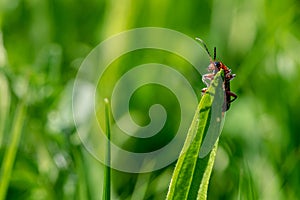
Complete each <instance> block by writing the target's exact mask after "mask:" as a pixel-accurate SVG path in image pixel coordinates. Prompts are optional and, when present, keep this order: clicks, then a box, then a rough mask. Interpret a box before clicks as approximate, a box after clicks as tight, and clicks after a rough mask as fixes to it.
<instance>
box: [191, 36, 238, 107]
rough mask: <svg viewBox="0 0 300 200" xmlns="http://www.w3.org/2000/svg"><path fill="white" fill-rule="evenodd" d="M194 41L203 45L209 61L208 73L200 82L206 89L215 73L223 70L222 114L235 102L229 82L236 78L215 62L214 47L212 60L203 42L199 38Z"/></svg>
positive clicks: (234, 95) (224, 66)
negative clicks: (223, 93)
mask: <svg viewBox="0 0 300 200" xmlns="http://www.w3.org/2000/svg"><path fill="white" fill-rule="evenodd" d="M196 40H198V41H200V43H201V44H202V45H203V47H204V49H205V51H206V52H207V54H208V56H209V59H210V64H209V65H208V71H210V73H207V74H204V75H203V76H202V81H203V83H205V84H206V86H207V87H209V85H210V83H211V81H212V80H213V79H214V77H215V75H216V73H218V72H219V71H220V70H221V69H222V70H224V82H223V83H224V90H225V102H224V105H223V112H225V111H227V110H229V108H230V104H231V103H232V102H233V101H234V100H236V98H237V95H236V94H235V93H233V92H232V91H231V90H230V81H231V80H232V79H233V78H234V77H235V76H236V75H235V74H232V73H231V69H229V68H228V67H227V66H226V65H224V64H223V63H222V62H220V61H216V47H215V48H214V57H213V59H212V57H211V54H210V52H209V50H208V48H207V46H206V44H205V43H204V41H203V40H201V39H200V38H196ZM207 87H206V88H203V89H202V94H204V93H205V92H206V91H207Z"/></svg>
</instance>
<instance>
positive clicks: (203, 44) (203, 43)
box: [196, 38, 211, 60]
mask: <svg viewBox="0 0 300 200" xmlns="http://www.w3.org/2000/svg"><path fill="white" fill-rule="evenodd" d="M196 40H198V41H199V42H200V43H201V44H202V47H204V49H205V51H206V52H207V54H208V56H209V58H210V60H211V55H210V53H209V50H208V48H207V46H206V44H205V42H204V41H203V40H201V39H200V38H196Z"/></svg>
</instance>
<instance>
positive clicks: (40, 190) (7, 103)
mask: <svg viewBox="0 0 300 200" xmlns="http://www.w3.org/2000/svg"><path fill="white" fill-rule="evenodd" d="M145 26H154V27H164V28H169V29H173V30H176V31H179V32H182V33H184V34H186V35H189V36H190V37H192V38H194V37H201V38H202V39H204V40H205V41H206V42H207V44H208V46H209V47H210V48H212V47H213V46H217V49H218V53H217V54H218V55H217V57H218V59H219V60H221V61H223V62H224V63H225V64H227V65H228V66H229V67H230V68H231V69H232V70H233V72H234V73H236V74H237V77H236V79H234V80H233V81H232V91H234V92H235V93H237V95H238V99H237V100H236V101H235V102H234V103H233V104H232V107H231V109H230V110H229V112H228V113H227V116H226V121H225V126H224V129H223V132H222V135H221V138H220V147H219V149H218V155H217V159H216V163H215V167H214V170H213V173H212V177H211V182H210V186H209V193H208V199H238V198H242V199H298V198H299V196H300V190H299V188H300V136H299V134H300V123H299V121H300V109H299V100H300V56H299V53H300V2H299V1H296V0H285V1H283V0H277V1H270V0H253V1H246V0H229V1H221V0H214V1H208V0H204V1H171V0H153V1H144V0H140V1H133V0H119V1H108V0H86V1H78V0H66V1H58V0H40V1H38V0H2V1H1V2H0V162H1V174H0V198H1V199H101V196H102V182H103V165H102V164H101V163H100V162H98V161H97V160H96V159H94V158H93V157H92V156H91V155H90V154H89V153H88V152H87V151H86V149H85V148H84V147H83V145H82V144H81V143H80V140H79V139H78V136H77V134H76V128H75V125H74V122H73V118H72V110H71V107H70V105H71V103H72V102H71V100H72V87H73V82H74V79H75V77H76V73H77V71H78V68H79V66H80V64H81V63H82V61H83V59H84V58H85V57H86V56H87V55H88V53H89V52H90V51H91V50H92V49H93V48H94V47H95V46H96V45H97V44H99V43H100V42H101V41H103V40H104V39H106V38H107V37H109V36H111V35H113V34H116V33H119V32H122V31H124V30H128V29H131V28H136V27H145ZM116 48H117V47H116ZM166 58H167V59H166ZM153 61H156V62H164V63H166V64H170V63H172V65H176V66H177V68H178V69H179V70H180V71H181V72H182V73H183V74H184V75H185V76H186V77H188V79H189V81H190V82H191V84H192V86H193V87H194V88H196V89H197V88H198V93H197V94H198V96H199V97H200V93H201V88H202V87H203V84H202V83H201V77H200V76H199V75H197V74H196V73H195V71H193V69H192V67H185V66H186V65H187V63H185V62H184V61H183V60H182V59H180V58H178V57H176V56H174V55H169V54H168V55H166V52H160V51H151V50H144V51H142V52H134V53H133V54H132V55H130V56H129V57H126V56H124V57H123V58H120V60H118V61H117V62H116V63H113V65H115V67H114V66H112V69H114V70H113V72H114V73H111V75H107V80H115V79H117V77H119V76H120V74H122V73H124V72H125V71H126V67H122V68H118V67H116V66H117V65H119V64H120V63H123V66H128V68H130V67H133V66H135V65H137V64H140V63H147V62H153ZM206 62H207V64H208V59H207V61H206ZM124 63H126V65H124ZM116 69H121V70H119V71H116ZM109 84H113V82H112V83H110V82H109ZM108 88H109V87H108ZM153 92H155V93H156V92H157V93H158V95H159V97H160V98H156V96H157V94H154V93H153ZM170 99H174V96H173V95H172V93H170V92H168V91H167V90H166V88H163V87H159V86H157V85H155V86H152V87H151V86H145V87H144V88H142V89H141V90H139V91H137V92H136V93H135V95H134V96H133V98H132V101H131V104H130V107H131V109H132V111H133V113H135V115H134V116H135V120H136V121H137V123H139V124H141V125H143V124H144V125H145V124H147V123H148V122H149V119H148V115H147V112H148V109H149V106H150V105H152V104H153V103H162V104H163V105H165V107H166V110H167V111H168V113H169V116H171V117H170V118H169V120H170V121H169V122H168V123H167V124H166V126H167V127H166V128H165V129H164V130H163V132H162V133H160V135H158V136H155V137H153V138H151V139H148V140H147V141H139V140H136V139H130V138H128V141H126V142H125V143H124V144H122V145H123V147H124V148H125V149H129V150H132V151H136V152H147V151H149V150H153V149H157V148H160V147H161V146H163V145H164V144H165V143H167V142H168V141H170V139H171V138H172V137H173V135H172V134H173V133H174V131H176V129H177V128H178V116H179V109H178V102H177V101H176V99H174V100H170ZM116 142H117V141H116ZM14 155H15V156H14ZM174 166H175V163H173V164H172V165H170V166H168V167H166V168H163V169H161V170H158V171H155V172H152V173H143V174H131V173H124V172H119V171H115V170H114V171H113V174H112V178H113V179H112V188H113V191H112V193H113V194H112V195H113V198H114V199H164V197H165V196H166V193H167V188H168V184H169V182H170V178H171V175H172V170H173V169H174ZM4 171H5V172H11V173H5V174H3V172H4ZM6 181H7V182H8V185H7V186H6V185H4V184H3V183H4V182H6Z"/></svg>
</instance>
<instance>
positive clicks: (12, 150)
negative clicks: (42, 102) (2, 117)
mask: <svg viewBox="0 0 300 200" xmlns="http://www.w3.org/2000/svg"><path fill="white" fill-rule="evenodd" d="M25 110H26V106H25V105H24V104H23V103H20V104H19V105H18V107H17V109H16V112H15V117H14V121H13V123H12V130H11V134H10V135H11V141H10V145H9V146H8V149H7V150H6V152H5V155H4V158H3V162H2V166H1V172H0V200H3V199H5V196H6V192H7V188H8V185H9V181H10V177H11V173H12V168H13V164H14V161H15V158H16V153H17V150H18V147H19V142H20V138H21V133H22V127H23V124H24V119H25V113H26V112H25Z"/></svg>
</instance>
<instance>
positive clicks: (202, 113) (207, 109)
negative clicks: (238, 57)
mask: <svg viewBox="0 0 300 200" xmlns="http://www.w3.org/2000/svg"><path fill="white" fill-rule="evenodd" d="M222 73H223V71H220V72H218V73H217V74H216V76H215V78H214V80H213V82H212V84H211V86H210V87H209V88H208V91H207V92H206V93H205V94H204V95H203V97H202V99H201V101H200V103H199V105H198V108H197V110H196V113H195V116H194V119H193V121H192V124H191V127H190V129H189V131H188V134H187V138H186V141H185V143H184V146H183V149H182V151H181V153H180V156H179V158H178V161H177V164H176V167H175V170H174V172H173V176H172V179H171V183H170V185H169V191H168V194H167V200H171V199H172V200H177V199H178V200H185V199H197V198H200V199H203V198H204V197H206V193H207V187H208V182H209V178H210V174H211V170H212V166H213V161H214V159H215V152H216V148H217V145H215V146H214V148H213V150H212V151H211V152H210V153H209V154H208V155H207V156H205V157H204V158H202V159H200V158H199V152H200V147H201V144H202V139H203V138H204V136H205V134H206V133H207V131H208V129H209V127H210V123H211V122H213V123H217V122H218V123H221V121H222V120H221V118H220V119H219V120H213V119H211V115H212V106H213V104H214V103H218V104H220V103H221V105H223V101H224V98H222V99H220V97H222V96H223V94H222V95H219V94H218V93H223V89H222V88H223V79H222V76H221V74H222ZM223 97H224V96H223ZM219 107H220V108H222V106H219ZM214 112H215V111H214ZM218 116H222V110H221V109H220V110H219V115H218ZM216 127H220V126H216ZM215 131H220V129H216V130H215ZM198 193H199V195H198Z"/></svg>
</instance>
